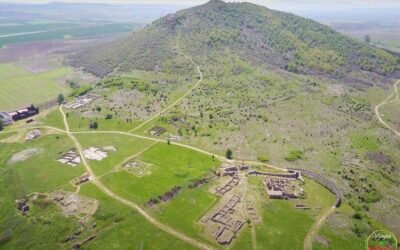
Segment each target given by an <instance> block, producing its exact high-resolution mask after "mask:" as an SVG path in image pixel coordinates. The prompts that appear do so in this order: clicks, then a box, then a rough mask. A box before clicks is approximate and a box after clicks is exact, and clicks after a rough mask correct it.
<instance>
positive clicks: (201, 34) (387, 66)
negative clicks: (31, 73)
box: [70, 0, 399, 81]
mask: <svg viewBox="0 0 400 250" xmlns="http://www.w3.org/2000/svg"><path fill="white" fill-rule="evenodd" d="M179 31H181V34H182V37H181V41H182V42H181V47H184V48H185V50H186V51H187V52H188V53H189V54H191V55H192V56H193V58H194V59H195V60H198V61H200V62H202V63H204V64H208V65H209V64H210V63H211V61H215V59H218V58H219V57H220V56H221V53H224V54H227V53H229V54H234V55H236V56H238V57H239V58H241V59H243V60H246V61H248V62H250V63H252V64H253V65H257V66H259V65H262V66H263V67H270V68H275V69H281V70H286V71H290V72H294V73H301V74H318V75H328V76H330V77H335V78H337V79H340V78H344V77H346V76H354V75H356V74H355V72H365V75H367V76H370V74H372V75H377V76H389V77H390V76H396V75H398V74H399V57H398V56H396V55H394V54H391V53H390V52H387V51H385V50H382V49H379V48H375V47H372V46H369V45H367V44H363V43H360V42H358V41H356V40H354V39H352V38H349V37H347V36H344V35H342V34H340V33H338V32H336V31H335V30H333V29H332V28H330V27H328V26H325V25H322V24H319V23H317V22H315V21H312V20H310V19H305V18H302V17H299V16H296V15H293V14H289V13H284V12H279V11H274V10H270V9H267V8H265V7H261V6H258V5H255V4H250V3H225V2H223V1H219V0H213V1H210V2H208V3H207V4H204V5H201V6H197V7H193V8H190V9H186V10H182V11H179V12H177V13H176V14H170V15H167V16H165V17H163V18H161V19H159V20H157V21H155V22H153V23H152V24H151V25H148V26H147V27H146V28H144V29H142V30H140V31H138V32H136V33H134V34H132V35H130V36H129V37H126V38H124V39H121V40H119V41H117V42H114V43H111V44H106V45H104V46H103V47H96V48H92V49H89V50H86V51H82V52H80V53H78V54H76V55H74V56H73V57H71V60H70V61H71V63H72V64H73V65H75V66H77V67H83V68H84V69H86V70H87V71H89V72H91V73H94V74H96V75H98V76H105V75H107V74H110V73H111V72H113V71H115V70H117V71H122V72H125V71H131V70H132V69H140V70H149V71H154V70H161V71H168V70H171V69H170V67H171V65H170V64H169V63H168V61H169V60H168V59H169V58H171V57H172V56H173V55H174V51H173V48H174V46H175V41H176V37H177V35H178V32H179ZM216 61H217V62H215V63H218V60H216ZM204 64H203V65H204ZM210 68H212V67H211V66H210ZM357 77H360V76H357ZM361 78H368V77H364V76H361ZM369 78H370V77H369ZM364 81H365V79H364Z"/></svg>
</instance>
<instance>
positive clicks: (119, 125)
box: [68, 111, 140, 131]
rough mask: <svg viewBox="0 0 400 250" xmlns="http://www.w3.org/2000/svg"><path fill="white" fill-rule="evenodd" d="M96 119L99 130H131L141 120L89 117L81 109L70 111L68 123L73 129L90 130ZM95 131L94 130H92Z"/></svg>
mask: <svg viewBox="0 0 400 250" xmlns="http://www.w3.org/2000/svg"><path fill="white" fill-rule="evenodd" d="M94 121H96V122H97V123H98V125H99V127H98V130H102V131H104V130H108V131H112V130H113V131H129V130H131V129H132V128H134V127H135V126H137V125H138V124H140V122H139V121H128V122H127V121H124V120H120V119H105V117H104V116H101V117H96V118H89V117H84V116H81V115H80V114H79V111H69V112H68V124H69V125H70V129H71V131H89V130H91V129H90V128H89V124H90V123H91V122H94ZM92 131H93V130H92Z"/></svg>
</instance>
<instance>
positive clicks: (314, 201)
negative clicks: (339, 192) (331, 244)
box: [240, 178, 334, 249]
mask: <svg viewBox="0 0 400 250" xmlns="http://www.w3.org/2000/svg"><path fill="white" fill-rule="evenodd" d="M250 183H251V186H253V188H255V189H256V190H262V189H260V187H261V186H262V185H263V184H262V183H261V179H255V178H251V179H250ZM302 187H303V188H304V190H305V192H306V195H307V198H306V200H305V201H303V203H307V204H309V205H310V206H311V207H312V208H313V209H311V210H308V211H307V210H297V209H295V208H294V203H293V202H291V201H284V200H269V199H268V198H266V195H265V194H264V193H263V194H259V195H260V197H259V199H260V202H261V204H262V206H261V211H262V218H263V223H262V224H260V225H256V228H255V231H256V239H257V246H258V247H259V249H266V248H267V249H303V241H304V238H305V236H306V234H307V232H308V230H309V229H310V228H311V226H312V225H313V223H314V218H315V217H316V216H317V215H318V213H319V211H321V209H324V208H328V207H330V206H332V202H333V201H334V197H333V195H332V194H331V193H329V191H327V190H326V189H323V188H321V186H320V185H319V184H317V183H315V182H313V181H311V180H309V179H306V184H305V185H303V186H302ZM288 238H290V240H287V239H288ZM240 244H245V243H244V242H240Z"/></svg>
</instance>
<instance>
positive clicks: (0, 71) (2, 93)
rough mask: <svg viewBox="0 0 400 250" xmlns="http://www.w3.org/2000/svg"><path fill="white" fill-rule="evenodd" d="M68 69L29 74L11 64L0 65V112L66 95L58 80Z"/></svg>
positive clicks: (67, 73)
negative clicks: (60, 94) (62, 94)
mask: <svg viewBox="0 0 400 250" xmlns="http://www.w3.org/2000/svg"><path fill="white" fill-rule="evenodd" d="M71 72H72V70H71V69H70V68H58V69H55V70H51V71H48V72H43V73H31V72H28V71H25V70H23V69H21V68H19V67H17V66H15V65H13V64H0V110H10V111H11V110H14V109H17V108H21V107H24V106H26V105H30V104H38V103H43V102H44V101H46V100H49V99H54V98H56V97H57V95H58V94H59V93H68V88H67V87H66V86H65V85H64V84H63V82H62V81H61V82H60V80H61V79H62V78H64V77H66V76H68V75H69V74H70V73H71Z"/></svg>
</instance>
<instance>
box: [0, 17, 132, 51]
mask: <svg viewBox="0 0 400 250" xmlns="http://www.w3.org/2000/svg"><path fill="white" fill-rule="evenodd" d="M134 27H135V25H134V24H132V23H109V24H85V23H64V24H63V23H57V24H55V23H47V24H46V23H44V24H37V25H35V24H25V25H20V26H11V27H7V29H6V30H5V31H2V32H0V48H1V47H3V46H4V45H9V44H16V43H29V42H37V41H48V40H55V39H71V38H87V37H96V36H105V35H115V34H120V33H125V32H129V31H131V30H132V29H133V28H134ZM23 33H26V34H23Z"/></svg>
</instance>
